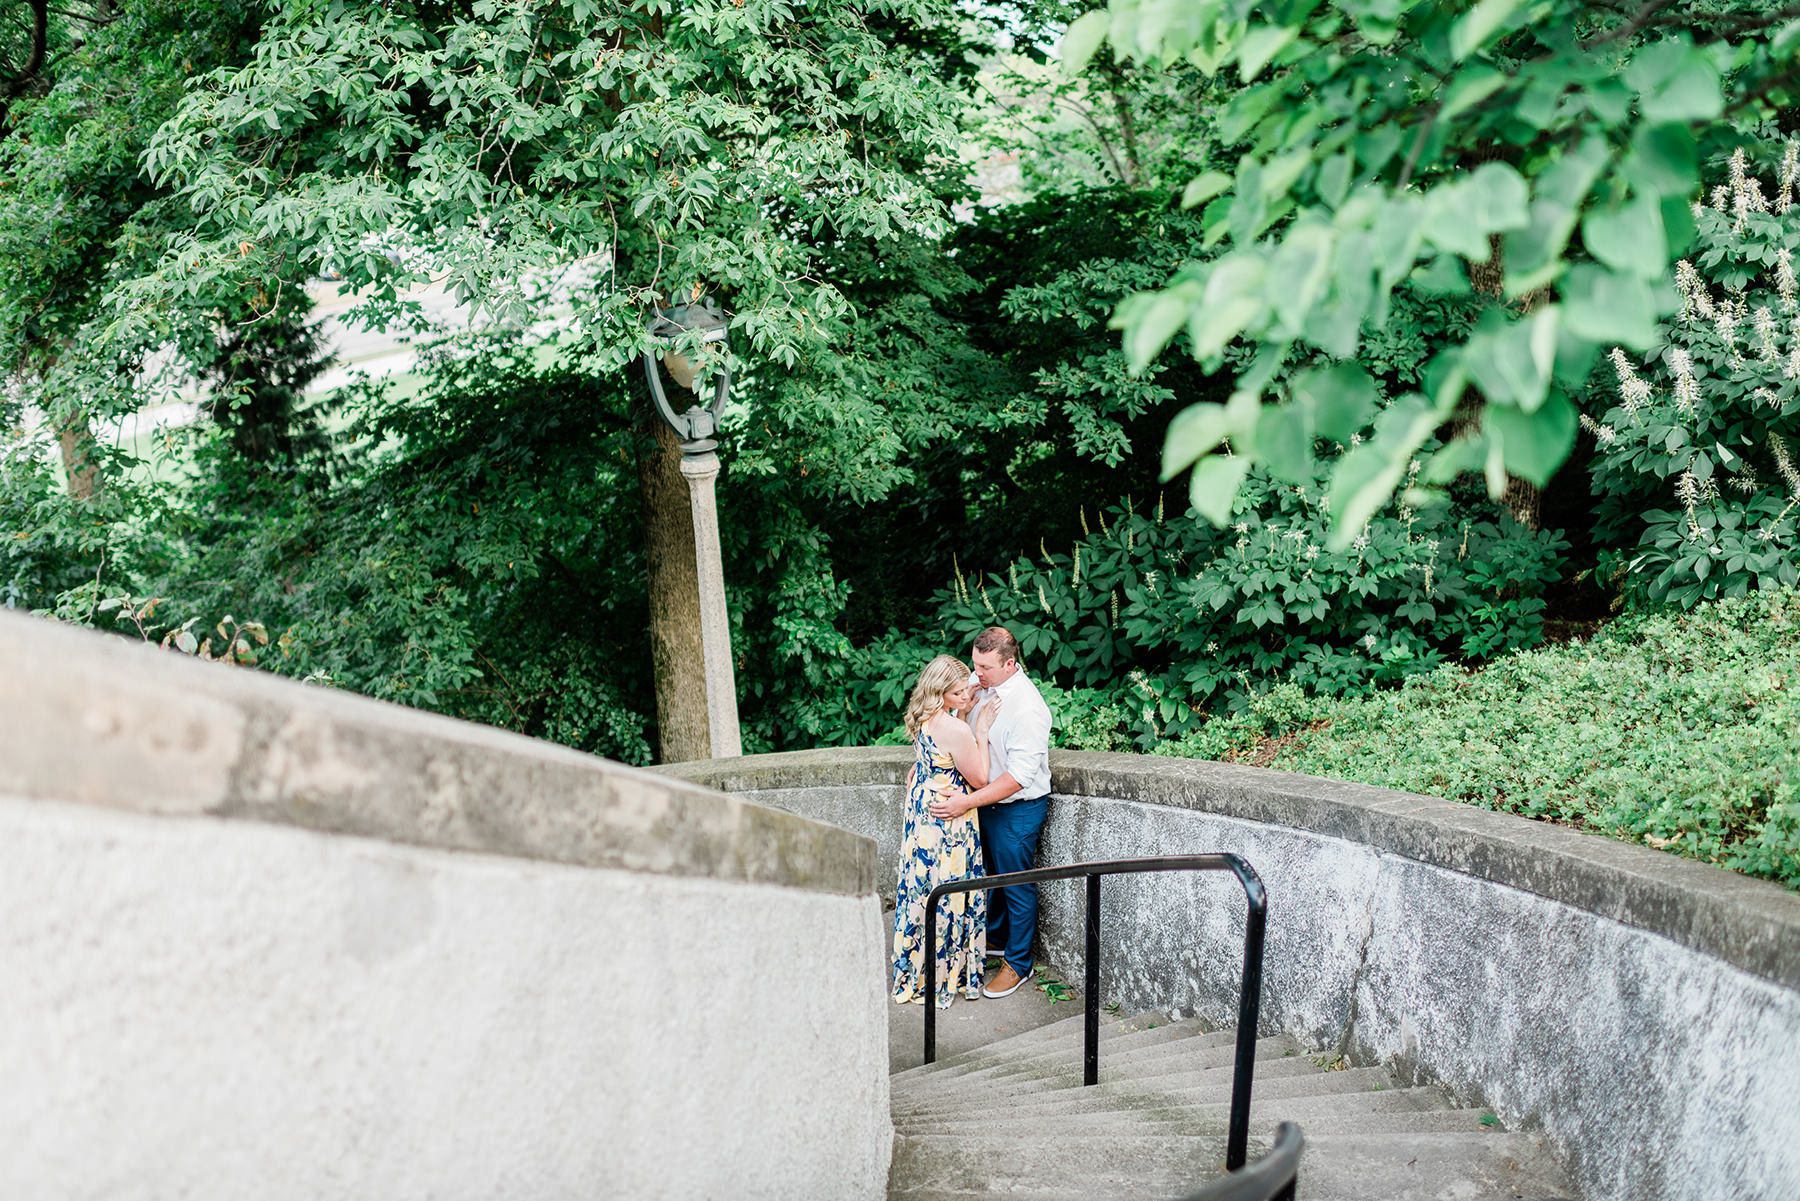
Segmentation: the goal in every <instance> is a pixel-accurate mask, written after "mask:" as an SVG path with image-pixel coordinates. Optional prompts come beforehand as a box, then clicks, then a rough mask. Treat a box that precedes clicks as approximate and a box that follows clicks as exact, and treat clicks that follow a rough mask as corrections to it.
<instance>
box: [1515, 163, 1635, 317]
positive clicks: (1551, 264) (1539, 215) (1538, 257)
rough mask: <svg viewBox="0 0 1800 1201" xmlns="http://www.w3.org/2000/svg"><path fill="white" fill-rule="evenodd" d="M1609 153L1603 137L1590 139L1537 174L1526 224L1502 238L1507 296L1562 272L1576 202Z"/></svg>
mask: <svg viewBox="0 0 1800 1201" xmlns="http://www.w3.org/2000/svg"><path fill="white" fill-rule="evenodd" d="M1611 154H1612V151H1611V148H1610V147H1608V146H1607V144H1606V140H1605V139H1604V138H1601V137H1598V136H1590V137H1588V138H1585V139H1583V141H1582V143H1581V145H1579V146H1578V147H1576V148H1575V149H1574V150H1572V151H1570V152H1569V153H1567V154H1565V155H1563V156H1562V157H1561V158H1560V159H1558V160H1557V161H1556V162H1555V163H1553V164H1551V165H1550V166H1549V167H1548V168H1546V169H1545V170H1544V171H1543V172H1541V173H1540V174H1539V176H1538V178H1537V197H1536V199H1534V200H1533V201H1532V203H1531V220H1530V222H1529V223H1528V224H1527V226H1526V228H1525V229H1523V230H1519V231H1516V232H1513V233H1509V234H1508V235H1507V237H1506V282H1505V288H1506V293H1507V295H1509V296H1518V295H1520V294H1522V293H1524V292H1528V291H1530V290H1531V289H1532V288H1536V287H1542V286H1543V285H1544V284H1545V283H1547V282H1549V281H1550V280H1552V279H1555V278H1556V277H1557V276H1558V275H1560V274H1562V270H1563V268H1562V252H1563V248H1564V247H1565V246H1566V245H1567V244H1568V241H1569V235H1570V234H1571V233H1573V232H1574V231H1575V222H1576V218H1577V215H1578V214H1579V212H1580V210H1581V203H1582V200H1583V199H1584V198H1585V197H1586V196H1587V193H1588V189H1590V188H1592V187H1593V186H1594V181H1595V180H1596V179H1598V178H1599V177H1600V172H1601V171H1602V170H1603V169H1604V168H1605V166H1606V162H1607V160H1608V159H1609V158H1610V157H1611Z"/></svg>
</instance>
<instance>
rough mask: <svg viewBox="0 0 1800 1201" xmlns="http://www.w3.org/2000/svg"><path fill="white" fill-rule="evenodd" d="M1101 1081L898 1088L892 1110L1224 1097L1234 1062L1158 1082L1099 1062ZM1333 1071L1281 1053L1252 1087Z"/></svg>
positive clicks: (1074, 1075) (1259, 1067)
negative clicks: (1075, 1099)
mask: <svg viewBox="0 0 1800 1201" xmlns="http://www.w3.org/2000/svg"><path fill="white" fill-rule="evenodd" d="M1100 1067H1101V1071H1100V1082H1099V1083H1098V1084H1096V1085H1094V1086H1093V1088H1084V1087H1083V1086H1082V1084H1081V1071H1080V1069H1079V1068H1067V1069H1064V1070H1063V1071H1062V1072H1060V1073H1048V1074H1045V1075H1042V1076H1037V1077H1032V1078H1030V1079H1025V1078H1014V1079H1011V1080H1007V1081H1001V1082H998V1083H994V1084H991V1085H990V1086H989V1087H988V1088H987V1089H986V1090H976V1091H975V1092H973V1093H971V1092H956V1091H950V1092H938V1093H925V1094H922V1095H918V1096H914V1095H912V1094H910V1093H905V1092H901V1091H898V1090H896V1091H895V1092H894V1093H893V1094H892V1099H891V1103H890V1104H891V1110H892V1112H893V1113H895V1114H900V1113H910V1112H916V1111H945V1110H948V1111H956V1110H959V1109H961V1108H963V1107H964V1106H967V1105H971V1104H1005V1105H1007V1106H1009V1107H1010V1106H1015V1105H1023V1104H1028V1103H1039V1102H1050V1101H1053V1100H1056V1099H1057V1098H1066V1097H1072V1096H1079V1095H1086V1094H1093V1095H1109V1094H1115V1093H1116V1094H1124V1095H1135V1094H1138V1093H1142V1092H1145V1091H1147V1090H1149V1091H1160V1092H1193V1093H1194V1094H1195V1095H1200V1094H1204V1093H1212V1094H1213V1095H1215V1096H1219V1097H1226V1096H1230V1094H1231V1078H1232V1072H1233V1065H1232V1064H1230V1063H1225V1064H1220V1065H1217V1066H1215V1067H1210V1068H1202V1069H1200V1070H1198V1071H1193V1072H1189V1073H1186V1074H1185V1075H1183V1076H1182V1077H1181V1078H1179V1079H1176V1080H1160V1081H1157V1082H1156V1083H1155V1084H1154V1085H1151V1084H1146V1083H1144V1082H1142V1081H1137V1080H1131V1079H1126V1080H1110V1079H1108V1078H1107V1073H1106V1065H1105V1064H1101V1065H1100ZM1330 1074H1333V1073H1326V1072H1323V1071H1321V1070H1320V1069H1319V1068H1318V1066H1317V1065H1315V1064H1313V1063H1312V1062H1310V1061H1309V1060H1307V1059H1306V1058H1305V1057H1303V1056H1277V1057H1275V1058H1272V1059H1259V1060H1257V1063H1256V1075H1255V1077H1254V1085H1255V1088H1256V1089H1261V1088H1262V1086H1263V1082H1264V1081H1266V1080H1274V1079H1278V1078H1279V1079H1286V1078H1294V1077H1315V1078H1316V1077H1322V1076H1326V1075H1330Z"/></svg>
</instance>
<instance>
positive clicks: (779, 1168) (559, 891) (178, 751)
mask: <svg viewBox="0 0 1800 1201" xmlns="http://www.w3.org/2000/svg"><path fill="white" fill-rule="evenodd" d="M876 862H877V860H876V851H875V847H874V845H873V844H872V843H871V842H869V841H868V840H867V839H864V838H861V837H858V836H856V835H854V834H850V833H847V832H845V831H843V830H841V829H836V828H833V827H830V826H827V825H822V824H820V823H818V822H814V821H811V820H808V819H805V818H803V817H798V816H794V815H792V814H788V813H781V812H776V811H774V810H771V809H768V808H765V807H762V806H759V805H755V804H752V803H749V802H747V801H745V800H744V799H742V798H733V797H728V796H724V795H722V794H719V793H717V792H713V791H710V790H708V789H705V788H703V787H700V786H697V785H694V784H691V783H686V782H682V781H678V780H671V779H669V778H667V777H665V776H661V775H657V774H655V773H652V772H647V771H638V770H634V769H630V768H625V767H621V766H619V765H617V764H613V763H607V762H604V761H602V760H599V759H595V758H592V757H590V756H586V755H580V754H577V753H575V752H573V751H569V750H567V749H565V748H561V747H557V746H553V745H550V744H546V743H541V742H536V741H533V740H531V739H526V738H520V737H516V736H512V735H508V734H504V733H501V732H498V731H495V730H491V729H486V728H483V727H479V726H474V725H469V724H466V723H462V722H456V721H451V720H448V719H445V718H441V717H435V716H431V715H428V714H423V713H418V712H414V711H410V710H406V709H402V708H399V707H397V706H394V705H386V704H380V703H377V702H374V701H369V700H365V699H362V698H359V697H355V696H350V695H347V694H344V693H340V692H335V691H332V690H329V689H324V688H314V687H307V686H303V685H300V684H297V683H294V682H293V681H287V680H280V679H276V678H274V677H271V676H268V675H266V674H262V673H258V672H254V671H248V670H244V669H240V668H233V667H229V666H226V665H223V664H214V663H204V662H198V661H195V660H191V659H187V658H184V657H182V656H179V655H175V654H172V653H169V652H166V651H159V650H156V649H153V648H149V647H144V646H141V645H135V644H132V643H128V642H126V641H125V640H124V639H121V638H115V637H106V636H102V635H99V634H95V633H92V632H89V631H84V630H78V629H72V628H68V627H58V626H54V625H51V624H50V623H48V622H44V621H41V620H36V619H31V618H26V617H23V616H20V615H18V614H13V613H5V612H0V911H3V912H5V913H6V914H7V915H8V916H7V918H6V920H5V921H4V922H0V982H4V983H3V985H0V1065H3V1066H4V1070H5V1087H4V1088H0V1146H3V1147H5V1148H6V1154H5V1155H0V1197H3V1198H6V1199H8V1201H12V1199H13V1198H18V1199H20V1201H37V1199H40V1198H43V1199H50V1198H54V1199H56V1201H102V1199H104V1201H139V1199H142V1201H160V1199H162V1198H173V1197H179V1198H184V1199H186V1201H237V1199H238V1198H243V1197H256V1198H261V1199H266V1201H316V1199H317V1198H323V1197H381V1198H385V1199H391V1201H414V1199H420V1201H422V1199H424V1198H462V1197H467V1198H484V1199H485V1198H500V1197H529V1198H539V1197H544V1198H548V1197H643V1198H671V1199H673V1198H690V1197H707V1196H726V1195H729V1196H732V1197H745V1198H767V1199H769V1201H785V1199H786V1198H792V1197H834V1198H836V1197H844V1198H855V1199H859V1201H877V1199H878V1198H880V1197H882V1196H884V1195H885V1192H886V1176H887V1167H888V1160H889V1155H890V1151H891V1147H892V1140H893V1127H892V1123H891V1121H890V1120H889V1116H888V1074H887V1067H888V1065H887V1020H886V1019H887V1015H886V1008H887V1006H886V998H885V996H884V992H885V990H884V988H883V974H882V973H883V958H884V957H883V955H882V953H881V942H882V937H881V922H882V918H881V906H880V902H879V900H878V899H877V897H876V894H875V891H874V880H875V875H876V872H875V866H876Z"/></svg>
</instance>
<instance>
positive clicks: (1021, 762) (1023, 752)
mask: <svg viewBox="0 0 1800 1201" xmlns="http://www.w3.org/2000/svg"><path fill="white" fill-rule="evenodd" d="M1034 699H1035V698H1034ZM1005 736H1006V755H1005V770H1006V771H1008V772H1010V773H1011V774H1012V778H1013V779H1014V780H1015V781H1017V782H1018V785H1019V792H1018V795H1019V796H1020V797H1021V798H1032V797H1040V796H1044V795H1045V794H1047V793H1048V792H1049V791H1050V710H1049V709H1047V708H1045V707H1044V705H1043V704H1042V702H1039V703H1038V704H1036V705H1030V706H1027V707H1026V711H1025V712H1023V713H1020V714H1018V715H1017V716H1016V717H1015V718H1014V720H1012V721H1010V722H1008V723H1007V729H1006V735H1005Z"/></svg>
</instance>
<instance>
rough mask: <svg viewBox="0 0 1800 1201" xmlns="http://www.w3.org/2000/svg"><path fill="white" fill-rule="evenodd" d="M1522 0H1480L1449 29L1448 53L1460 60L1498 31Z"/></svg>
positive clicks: (1485, 42)
mask: <svg viewBox="0 0 1800 1201" xmlns="http://www.w3.org/2000/svg"><path fill="white" fill-rule="evenodd" d="M1523 2H1524V0H1481V2H1480V3H1479V4H1477V5H1476V6H1475V7H1474V8H1472V9H1470V10H1469V11H1468V13H1467V14H1466V15H1464V16H1463V18H1462V19H1461V20H1459V21H1458V22H1457V23H1456V24H1455V25H1453V26H1452V27H1451V29H1450V53H1451V55H1452V56H1454V57H1455V58H1456V59H1457V61H1459V62H1460V61H1461V60H1463V59H1465V58H1467V57H1469V55H1470V54H1472V53H1474V52H1475V51H1476V50H1479V49H1481V48H1482V47H1483V46H1485V45H1486V44H1487V42H1488V39H1489V38H1492V37H1493V36H1494V35H1495V34H1496V33H1498V32H1500V30H1501V28H1502V27H1504V26H1505V24H1506V23H1507V21H1509V20H1511V19H1512V15H1513V14H1514V13H1515V12H1517V11H1518V10H1519V6H1520V5H1521V4H1522V3H1523Z"/></svg>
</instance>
